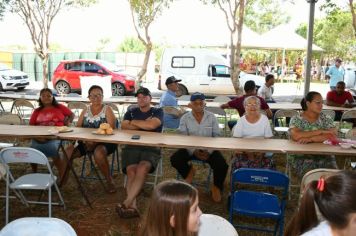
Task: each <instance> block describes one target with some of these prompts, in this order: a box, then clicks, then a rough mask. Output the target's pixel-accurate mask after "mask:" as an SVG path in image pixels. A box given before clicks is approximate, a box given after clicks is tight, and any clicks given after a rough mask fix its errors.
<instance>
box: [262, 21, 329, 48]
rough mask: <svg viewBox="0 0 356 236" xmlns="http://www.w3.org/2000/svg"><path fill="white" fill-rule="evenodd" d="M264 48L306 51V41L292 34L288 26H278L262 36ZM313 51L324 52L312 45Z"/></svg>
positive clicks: (292, 31) (292, 29) (292, 30)
mask: <svg viewBox="0 0 356 236" xmlns="http://www.w3.org/2000/svg"><path fill="white" fill-rule="evenodd" d="M261 38H262V41H263V45H260V46H262V47H264V48H270V49H285V50H306V49H307V43H308V41H307V40H306V39H304V38H303V37H301V36H300V35H298V34H297V33H295V32H294V28H293V27H291V26H290V25H280V26H277V27H276V28H274V29H272V30H270V31H268V32H267V33H264V34H263V35H262V36H261ZM313 51H324V50H323V49H322V48H320V47H318V46H316V45H315V44H313Z"/></svg>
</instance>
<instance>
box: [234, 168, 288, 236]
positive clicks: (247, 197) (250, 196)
mask: <svg viewBox="0 0 356 236" xmlns="http://www.w3.org/2000/svg"><path fill="white" fill-rule="evenodd" d="M241 184H244V186H247V185H249V186H248V187H251V185H254V186H256V187H257V189H256V191H251V190H242V189H241V188H240V185H241ZM257 185H259V186H257ZM261 186H266V187H269V188H268V189H270V187H273V190H276V189H281V190H282V193H281V196H277V195H275V194H272V193H269V192H263V191H259V190H258V189H262V190H266V188H262V187H261ZM288 187H289V178H288V176H287V175H285V174H283V173H280V172H278V171H273V170H268V169H250V168H241V169H237V170H236V171H234V173H233V174H232V177H231V202H230V212H229V220H230V223H231V224H233V225H234V226H235V227H239V228H243V229H250V230H258V231H266V232H271V233H272V232H273V233H274V235H276V233H277V231H278V228H279V235H281V236H282V235H283V225H284V211H285V206H286V199H287V196H288ZM235 189H236V191H235ZM234 214H237V215H243V216H248V217H254V218H270V219H273V220H275V221H276V224H275V227H274V229H271V228H268V227H262V226H258V225H246V224H244V225H243V224H234V223H233V215H234Z"/></svg>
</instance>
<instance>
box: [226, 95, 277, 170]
mask: <svg viewBox="0 0 356 236" xmlns="http://www.w3.org/2000/svg"><path fill="white" fill-rule="evenodd" d="M244 107H245V111H246V112H245V115H244V116H242V117H241V119H240V120H239V121H238V122H237V124H236V126H235V127H234V129H233V137H237V138H270V137H272V136H273V134H272V130H271V126H270V124H269V121H268V118H267V116H265V115H263V114H261V112H260V99H258V98H257V97H255V96H250V97H247V98H246V99H245V100H244ZM241 167H248V168H269V169H272V168H274V165H273V161H272V158H267V157H265V155H264V153H251V152H249V153H236V159H235V162H234V165H233V170H234V169H237V168H241Z"/></svg>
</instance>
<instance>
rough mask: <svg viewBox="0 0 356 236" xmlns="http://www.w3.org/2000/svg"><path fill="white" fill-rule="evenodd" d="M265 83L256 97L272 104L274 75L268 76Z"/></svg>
mask: <svg viewBox="0 0 356 236" xmlns="http://www.w3.org/2000/svg"><path fill="white" fill-rule="evenodd" d="M265 81H266V83H265V84H263V85H262V86H261V87H260V88H259V89H258V92H257V95H258V96H260V97H261V98H263V99H264V100H266V102H274V100H273V98H272V94H273V87H272V86H273V85H274V75H272V74H268V75H266V78H265Z"/></svg>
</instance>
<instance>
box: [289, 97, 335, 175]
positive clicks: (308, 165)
mask: <svg viewBox="0 0 356 236" xmlns="http://www.w3.org/2000/svg"><path fill="white" fill-rule="evenodd" d="M300 104H301V106H302V109H303V112H302V113H300V114H299V115H297V116H294V117H292V119H291V121H290V124H289V128H290V129H289V132H290V136H291V139H292V140H294V141H296V142H298V143H301V144H306V143H322V142H324V141H325V140H327V139H330V138H331V139H334V138H336V132H337V131H336V129H335V125H334V123H333V120H332V119H331V118H330V117H329V116H326V115H324V114H323V113H321V111H322V109H323V98H322V96H321V95H320V93H318V92H309V93H308V94H307V95H306V96H305V98H303V100H302V101H301V103H300ZM288 161H289V163H291V166H292V167H293V168H294V169H295V170H296V172H297V173H298V175H299V176H303V175H304V174H305V173H306V172H307V171H309V170H312V169H316V168H336V161H335V157H332V156H315V155H313V156H311V155H289V157H288Z"/></svg>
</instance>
